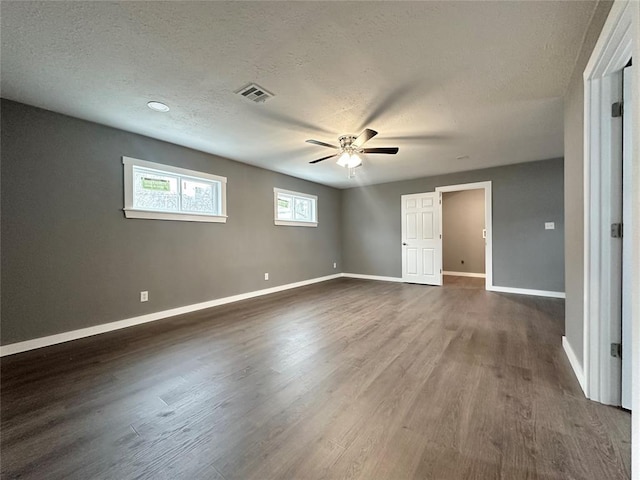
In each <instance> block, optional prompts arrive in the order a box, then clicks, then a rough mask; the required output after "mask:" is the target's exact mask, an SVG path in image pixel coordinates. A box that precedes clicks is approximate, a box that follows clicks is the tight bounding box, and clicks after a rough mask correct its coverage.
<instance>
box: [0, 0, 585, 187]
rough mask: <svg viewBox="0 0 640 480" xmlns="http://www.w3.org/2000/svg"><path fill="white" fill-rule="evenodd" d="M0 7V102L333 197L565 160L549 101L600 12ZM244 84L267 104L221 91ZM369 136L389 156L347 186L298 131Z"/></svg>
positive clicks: (577, 8)
mask: <svg viewBox="0 0 640 480" xmlns="http://www.w3.org/2000/svg"><path fill="white" fill-rule="evenodd" d="M1 9H2V11H1V15H2V19H1V21H2V33H1V36H2V37H1V38H2V51H1V53H2V56H1V66H2V70H1V74H2V77H1V80H2V84H1V86H2V90H1V94H2V96H3V97H5V98H9V99H12V100H16V101H19V102H24V103H27V104H30V105H35V106H38V107H42V108H46V109H49V110H53V111H56V112H61V113H64V114H68V115H72V116H75V117H79V118H83V119H87V120H91V121H95V122H98V123H102V124H106V125H111V126H114V127H118V128H122V129H125V130H129V131H133V132H137V133H141V134H144V135H148V136H151V137H155V138H159V139H163V140H167V141H170V142H174V143H177V144H180V145H185V146H189V147H192V148H195V149H198V150H203V151H206V152H210V153H214V154H218V155H222V156H225V157H228V158H232V159H235V160H238V161H241V162H245V163H250V164H254V165H259V166H261V167H264V168H268V169H271V170H276V171H279V172H283V173H287V174H290V175H294V176H297V177H301V178H306V179H309V180H313V181H317V182H320V183H325V184H328V185H333V186H337V187H341V188H344V187H348V186H354V185H358V184H371V183H381V182H388V181H393V180H400V179H406V178H414V177H420V176H427V175H435V174H441V173H447V172H454V171H461V170H470V169H475V168H482V167H488V166H495V165H503V164H508V163H517V162H526V161H530V160H539V159H545V158H552V157H559V156H562V154H563V105H562V95H563V94H564V91H565V88H566V86H567V84H568V81H569V77H570V75H571V72H572V70H573V66H574V63H575V59H576V57H577V54H578V51H579V48H580V44H581V42H582V39H583V36H584V33H585V31H586V28H587V25H588V23H589V20H590V18H591V15H592V13H593V11H594V9H595V3H594V2H576V1H558V2H550V1H544V2H518V1H511V2H452V1H450V2H324V3H323V2H239V1H238V2H236V1H233V2H122V3H108V2H65V1H62V2H42V3H40V2H7V1H3V2H2V3H1ZM249 82H256V83H258V84H260V85H262V86H263V87H264V88H266V89H268V90H270V91H271V92H273V93H274V94H275V97H274V98H272V99H270V100H269V101H268V102H266V103H264V104H255V103H251V102H249V101H247V100H246V99H244V98H241V97H239V96H238V95H235V94H234V91H236V90H237V89H239V88H240V87H242V86H244V85H246V84H247V83H249ZM149 100H160V101H163V102H165V103H167V104H168V105H169V106H170V107H171V111H170V112H169V113H166V114H161V113H157V112H153V111H151V110H149V109H148V108H147V107H146V103H147V101H149ZM364 127H369V128H373V129H375V130H378V131H379V132H380V134H379V135H378V136H377V137H376V138H374V139H373V140H371V141H370V142H369V143H368V144H367V146H370V147H377V146H399V147H400V153H399V154H398V155H395V156H390V155H369V156H368V158H366V160H365V163H364V166H363V167H362V168H360V169H358V174H357V176H356V178H355V179H353V180H348V179H347V177H346V171H345V170H344V169H343V168H341V167H338V166H337V165H335V163H334V162H333V161H331V160H327V161H325V162H322V163H319V164H317V165H309V164H308V162H309V161H310V160H314V159H316V158H319V157H321V156H325V155H328V154H330V153H331V151H330V150H329V149H325V148H322V147H318V146H314V145H309V144H305V143H304V141H305V140H306V139H308V138H314V139H318V140H321V141H325V142H329V143H335V142H336V141H337V137H338V135H340V134H344V133H356V134H357V133H359V132H360V131H361V130H362V129H363V128H364ZM123 153H126V152H123ZM463 155H468V156H469V158H468V159H463V160H456V157H459V156H463ZM147 160H153V159H147Z"/></svg>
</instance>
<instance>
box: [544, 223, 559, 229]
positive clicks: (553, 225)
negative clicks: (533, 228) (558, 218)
mask: <svg viewBox="0 0 640 480" xmlns="http://www.w3.org/2000/svg"><path fill="white" fill-rule="evenodd" d="M544 229H545V230H555V229H556V224H555V223H554V222H545V223H544Z"/></svg>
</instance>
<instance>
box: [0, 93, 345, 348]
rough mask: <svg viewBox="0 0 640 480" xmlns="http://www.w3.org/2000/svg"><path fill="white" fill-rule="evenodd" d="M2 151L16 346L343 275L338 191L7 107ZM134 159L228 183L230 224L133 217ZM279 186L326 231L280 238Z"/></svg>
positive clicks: (291, 231) (7, 339) (6, 284)
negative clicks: (126, 187)
mask: <svg viewBox="0 0 640 480" xmlns="http://www.w3.org/2000/svg"><path fill="white" fill-rule="evenodd" d="M1 147H2V175H1V178H2V224H1V227H2V273H1V274H2V291H1V293H2V299H1V300H2V311H1V315H2V331H1V337H0V341H1V343H2V344H8V343H13V342H17V341H21V340H27V339H31V338H35V337H41V336H45V335H51V334H55V333H60V332H63V331H68V330H73V329H78V328H83V327H89V326H94V325H97V324H101V323H105V322H111V321H115V320H121V319H124V318H129V317H133V316H137V315H142V314H145V313H150V312H157V311H162V310H165V309H169V308H174V307H179V306H183V305H189V304H194V303H198V302H204V301H207V300H212V299H216V298H220V297H226V296H229V295H235V294H239V293H243V292H249V291H254V290H259V289H263V288H268V287H273V286H276V285H281V284H286V283H290V282H296V281H301V280H305V279H309V278H314V277H321V276H324V275H330V274H333V273H336V272H340V271H342V265H341V256H340V254H341V245H340V241H341V234H340V224H341V222H340V215H341V205H340V200H341V195H340V191H338V190H336V189H333V188H329V187H325V186H321V185H318V184H314V183H311V182H307V181H304V180H300V179H296V178H292V177H288V176H285V175H281V174H278V173H274V172H270V171H267V170H263V169H259V168H255V167H251V166H248V165H244V164H241V163H237V162H233V161H230V160H226V159H224V158H220V157H215V156H212V155H208V154H205V153H202V152H198V151H194V150H190V149H187V148H183V147H179V146H177V145H172V144H169V143H165V142H161V141H158V140H153V139H151V138H147V137H143V136H140V135H136V134H132V133H127V132H124V131H121V130H116V129H113V128H109V127H105V126H102V125H97V124H94V123H89V122H85V121H82V120H78V119H74V118H71V117H66V116H63V115H59V114H55V113H52V112H48V111H44V110H40V109H36V108H33V107H28V106H25V105H21V104H18V103H14V102H10V101H5V100H3V101H2V144H1ZM123 155H125V156H131V157H134V158H140V159H143V160H149V161H153V162H159V163H164V164H170V165H176V166H181V167H185V168H189V169H194V170H199V171H203V172H209V173H213V174H216V175H222V176H226V177H227V178H228V194H227V204H228V212H227V213H228V215H229V219H228V222H227V223H226V224H216V223H192V222H176V221H160V220H138V219H125V218H124V215H123V212H122V207H123V167H122V163H121V157H122V156H123ZM273 187H281V188H285V189H290V190H295V191H301V192H305V193H310V194H314V195H317V196H318V197H319V199H318V205H319V226H318V228H303V227H279V226H274V224H273ZM333 262H338V268H337V269H336V270H334V269H333ZM265 272H269V273H270V278H271V280H270V281H264V273H265ZM141 290H148V291H149V302H148V303H140V301H139V294H140V291H141Z"/></svg>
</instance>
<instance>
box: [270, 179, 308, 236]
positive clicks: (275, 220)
mask: <svg viewBox="0 0 640 480" xmlns="http://www.w3.org/2000/svg"><path fill="white" fill-rule="evenodd" d="M279 193H283V194H285V195H291V196H293V197H299V198H307V199H310V200H313V206H314V212H313V213H314V215H313V218H314V219H315V221H313V222H303V221H300V220H278V194H279ZM273 223H274V224H275V225H279V226H285V227H317V226H318V197H317V196H316V195H311V194H309V193H302V192H294V191H293V190H285V189H283V188H277V187H274V189H273Z"/></svg>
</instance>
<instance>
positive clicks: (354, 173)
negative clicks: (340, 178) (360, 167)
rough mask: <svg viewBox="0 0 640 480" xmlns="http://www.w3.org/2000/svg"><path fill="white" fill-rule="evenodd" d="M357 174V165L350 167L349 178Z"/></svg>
mask: <svg viewBox="0 0 640 480" xmlns="http://www.w3.org/2000/svg"><path fill="white" fill-rule="evenodd" d="M355 176H356V168H355V167H351V168H349V175H348V176H347V178H354V177H355Z"/></svg>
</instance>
